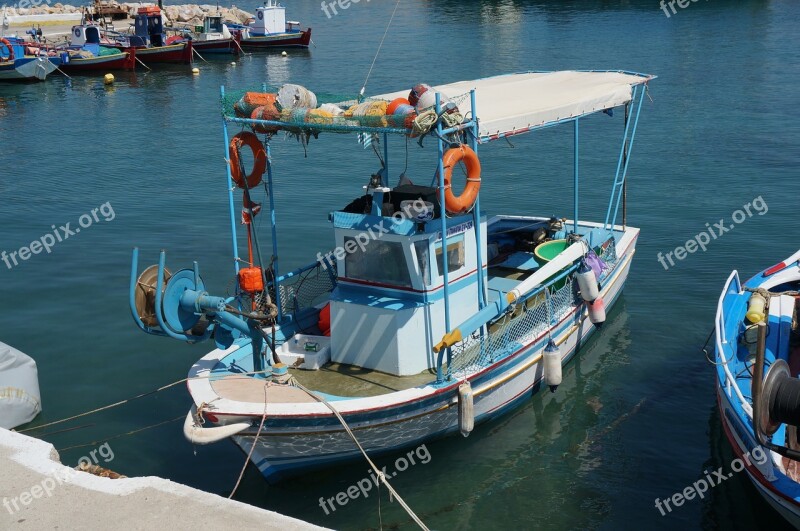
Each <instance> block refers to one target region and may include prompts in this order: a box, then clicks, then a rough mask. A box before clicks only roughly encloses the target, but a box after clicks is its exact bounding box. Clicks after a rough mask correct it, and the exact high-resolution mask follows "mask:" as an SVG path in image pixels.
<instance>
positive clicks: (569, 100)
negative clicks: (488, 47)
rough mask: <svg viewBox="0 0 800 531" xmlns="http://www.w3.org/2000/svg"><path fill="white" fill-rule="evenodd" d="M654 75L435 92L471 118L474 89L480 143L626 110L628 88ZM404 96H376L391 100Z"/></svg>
mask: <svg viewBox="0 0 800 531" xmlns="http://www.w3.org/2000/svg"><path fill="white" fill-rule="evenodd" d="M650 79H653V76H647V75H641V74H630V73H624V72H577V71H563V72H527V73H521V74H505V75H501V76H495V77H488V78H484V79H476V80H472V81H459V82H457V83H450V84H448V85H440V86H436V87H434V89H435V90H437V91H438V92H441V93H442V94H444V95H445V96H447V97H449V98H451V99H455V98H457V97H459V96H463V95H464V94H467V98H466V101H460V99H459V100H458V101H457V102H456V103H457V104H458V108H459V110H460V112H461V113H462V114H464V115H466V114H467V113H470V114H471V111H472V106H471V102H470V99H469V94H468V93H469V91H470V90H472V89H475V100H476V104H475V105H476V107H477V111H478V113H477V114H478V119H479V121H480V142H482V143H483V142H488V141H490V140H495V139H497V138H502V137H505V136H511V135H516V134H520V133H526V132H528V131H530V130H532V129H535V128H537V127H543V126H547V125H552V124H554V123H557V122H559V121H564V120H570V119H572V118H576V117H580V116H583V115H587V114H591V113H595V112H599V111H603V110H605V109H611V108H614V107H618V106H620V105H624V104H626V103H628V102H629V101H631V93H632V87H633V86H634V85H638V84H641V83H647V82H648V81H649V80H650ZM405 97H408V91H400V92H394V93H391V94H381V95H379V96H375V98H376V99H385V100H393V99H395V98H405Z"/></svg>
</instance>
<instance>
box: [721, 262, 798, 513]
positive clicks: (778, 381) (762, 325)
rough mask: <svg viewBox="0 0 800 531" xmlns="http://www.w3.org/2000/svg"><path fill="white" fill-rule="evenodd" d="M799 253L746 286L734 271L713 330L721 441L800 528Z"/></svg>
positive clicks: (772, 502)
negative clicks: (725, 441) (729, 446)
mask: <svg viewBox="0 0 800 531" xmlns="http://www.w3.org/2000/svg"><path fill="white" fill-rule="evenodd" d="M798 296H800V251H798V252H797V253H795V254H794V255H792V256H790V257H789V258H787V259H786V260H784V261H783V262H780V263H778V264H776V265H774V266H772V267H770V268H768V269H766V270H764V271H762V272H761V273H759V274H757V275H756V276H754V277H753V278H751V279H750V280H748V281H747V282H745V283H744V284H742V283H741V280H740V279H739V273H738V272H737V271H733V273H731V275H730V276H729V277H728V281H727V282H726V283H725V288H724V289H723V290H722V294H721V295H720V298H719V303H718V305H717V315H716V324H715V334H716V349H715V350H716V356H715V358H716V359H715V362H716V369H717V401H718V404H719V411H720V417H721V419H722V426H723V429H724V431H725V435H726V436H727V438H728V441H730V443H731V446H732V447H733V451H734V453H735V454H736V457H737V458H738V459H739V461H738V462H739V463H742V465H740V466H742V467H743V469H744V470H745V471H746V472H747V475H748V477H749V478H750V480H751V481H752V482H753V485H755V487H756V490H758V492H759V493H760V494H761V495H762V496H763V497H764V499H765V500H766V501H767V502H768V503H769V504H770V505H771V506H772V507H774V508H775V510H776V511H778V513H780V514H781V515H782V516H783V517H784V518H786V520H788V521H789V522H790V523H791V524H792V525H793V526H794V527H795V528H800V439H798V429H797V426H798V425H800V379H798V378H797V375H798V373H800V330H799V329H798V324H797V306H798V304H797V301H798Z"/></svg>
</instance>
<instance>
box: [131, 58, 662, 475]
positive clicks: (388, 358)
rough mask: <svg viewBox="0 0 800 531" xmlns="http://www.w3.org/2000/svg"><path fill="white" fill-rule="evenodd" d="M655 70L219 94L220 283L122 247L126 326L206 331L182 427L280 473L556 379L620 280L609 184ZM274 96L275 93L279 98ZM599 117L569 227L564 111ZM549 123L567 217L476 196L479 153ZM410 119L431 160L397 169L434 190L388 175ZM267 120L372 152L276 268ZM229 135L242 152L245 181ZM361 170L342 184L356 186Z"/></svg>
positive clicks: (574, 187) (482, 411) (502, 409)
mask: <svg viewBox="0 0 800 531" xmlns="http://www.w3.org/2000/svg"><path fill="white" fill-rule="evenodd" d="M652 79H654V76H651V75H644V74H638V73H630V72H621V71H584V72H579V71H565V72H526V73H519V74H510V75H501V76H496V77H490V78H485V79H478V80H474V81H461V82H457V83H452V84H447V85H441V86H437V87H434V88H431V87H428V86H427V85H419V86H417V87H415V88H414V89H413V90H412V91H411V93H409V92H408V91H401V92H397V93H392V94H383V95H379V96H375V97H373V98H369V99H368V100H367V101H365V102H362V103H360V104H354V105H350V104H347V105H341V104H340V105H333V104H332V103H325V104H323V105H321V106H320V107H319V108H315V107H316V105H317V103H319V102H318V101H316V100H317V98H316V97H314V95H313V94H310V93H309V92H308V91H306V90H305V89H304V88H302V87H299V88H298V87H297V86H296V85H294V86H291V85H288V86H284V87H282V88H281V90H280V91H278V93H277V94H264V93H246V94H243V93H242V92H238V93H235V94H230V93H226V92H225V90H224V89H223V91H222V93H223V117H224V134H225V142H226V148H228V149H229V155H230V164H229V166H228V172H227V177H226V181H227V186H228V188H227V189H228V195H227V197H226V199H227V201H228V203H229V205H230V209H231V210H230V219H229V221H230V230H231V234H232V243H233V266H234V267H233V271H232V273H233V275H234V278H235V279H236V281H237V282H236V285H237V288H236V294H235V295H234V296H232V297H228V298H221V297H215V296H211V295H209V294H208V293H206V292H205V290H204V283H203V281H202V279H201V276H200V273H199V267H198V266H197V265H196V263H195V266H194V267H193V268H191V269H184V270H181V271H178V272H176V273H174V274H172V273H170V271H169V270H168V269H166V267H165V264H166V258H165V255H164V253H163V252H162V254H161V256H160V259H159V263H158V264H157V265H153V266H151V267H149V268H148V269H146V270H145V271H144V272H143V273H141V274H139V268H138V250H134V256H133V264H132V270H131V283H130V304H131V311H132V314H133V318H134V320H135V321H136V323H137V325H138V326H139V327H140V328H141V329H142V330H144V331H146V332H148V333H151V334H155V335H161V336H169V337H172V338H175V339H179V340H182V341H188V342H198V341H202V340H205V339H209V338H213V340H214V341H215V342H216V347H217V348H216V349H214V350H212V351H211V352H209V353H208V354H207V355H205V356H204V357H203V358H202V359H200V360H199V361H198V362H197V363H196V364H195V365H194V366H193V367H192V368H191V370H190V372H189V380H188V389H189V392H190V394H191V396H192V399H193V401H194V405H193V407H192V408H191V411H190V412H189V414H188V416H187V418H186V423H185V425H184V431H185V435H186V437H187V438H189V440H191V441H193V442H195V443H200V444H203V443H210V442H215V441H218V440H221V439H225V438H228V437H232V438H233V440H234V441H235V442H236V444H238V445H239V446H240V447H241V448H242V449H243V450H244V451H245V452H246V453H248V454H249V455H250V457H251V460H252V462H253V464H255V466H257V467H258V469H259V470H260V471H261V472H262V473H263V474H264V475H265V476H266V477H267V478H268V479H270V480H277V479H280V478H281V477H285V476H287V475H292V474H297V473H301V472H303V471H306V470H309V469H312V468H315V467H323V466H327V465H330V464H333V463H338V462H343V461H346V460H351V459H355V458H357V457H358V456H359V455H360V452H359V449H358V448H357V447H356V445H355V444H354V441H353V440H352V439H351V436H350V435H349V430H352V433H353V434H354V436H355V437H356V438H357V439H358V441H360V444H361V445H362V446H363V448H364V449H365V450H366V452H367V453H368V454H369V455H376V454H382V453H389V452H394V451H398V450H400V449H403V448H413V447H414V446H416V445H419V444H421V443H422V442H424V441H427V440H430V439H432V438H437V437H442V436H446V435H450V434H455V433H458V432H461V433H462V434H464V435H465V436H466V435H468V434H469V432H470V431H471V430H472V428H473V427H474V425H475V423H480V422H485V421H489V420H491V419H493V418H496V417H498V416H500V415H502V414H504V413H506V412H508V411H510V410H511V409H512V408H514V407H516V406H519V405H520V404H523V403H524V402H525V401H527V400H528V399H529V398H530V396H531V395H532V393H535V392H537V391H539V390H540V389H541V388H542V386H543V384H546V386H548V387H549V388H550V389H551V390H554V391H555V389H556V388H557V386H558V384H559V383H560V381H561V370H562V365H564V364H566V363H567V362H568V361H569V360H570V359H571V358H572V357H573V356H574V355H575V353H576V352H578V351H579V350H580V348H581V346H582V345H583V344H585V342H586V340H587V339H588V337H589V336H590V335H591V334H592V333H594V332H595V331H596V330H597V329H598V328H599V327H600V326H601V325H602V323H603V321H604V320H605V310H606V309H609V308H611V307H612V306H613V305H614V303H615V302H616V301H617V299H618V298H619V296H620V294H621V293H622V290H623V287H624V285H625V281H626V278H627V276H628V271H629V268H630V265H631V260H632V259H633V255H634V252H635V249H636V242H637V238H638V236H639V229H637V228H635V227H631V226H628V225H627V220H625V215H624V213H625V199H624V198H625V194H624V189H625V186H626V184H625V183H626V174H627V171H628V167H629V164H630V160H631V159H630V153H631V149H632V145H633V141H634V137H635V134H636V129H637V123H638V118H639V115H640V111H641V107H642V102H643V101H644V99H645V93H646V89H647V85H648V82H649V81H650V80H652ZM292 90H294V97H288V98H287V97H286V94H287V93H290V96H291V93H292ZM264 92H265V91H264ZM240 96H241V97H240ZM406 96H408V97H407V98H406ZM417 100H418V101H417ZM423 100H425V101H426V102H427V103H425V104H423ZM275 101H277V102H278V104H280V103H281V102H282V101H283V104H282V105H280V107H281V108H280V109H278V108H277V106H275V107H274V108H273V107H272V106H273V105H276V104H275V103H274V102H275ZM248 102H249V103H248ZM292 102H294V104H293V103H292ZM298 102H305V104H304V105H305V107H304V106H303V105H301V104H300V103H298ZM412 103H413V104H414V105H416V109H414V108H412V105H411V104H412ZM248 104H253V105H261V106H260V107H256V108H255V109H252V108H250V107H247V105H248ZM292 105H295V106H294V107H293V108H292ZM376 109H377V110H378V111H376ZM613 109H622V110H623V111H624V112H618V113H616V114H614V113H612V112H611V111H612V110H613ZM251 110H252V113H251ZM603 112H605V113H606V114H609V115H613V118H607V117H604V118H603V119H604V120H605V119H607V120H609V122H611V121H613V122H614V124H616V125H617V126H618V129H616V130H617V131H619V132H620V133H621V137H622V138H621V140H622V143H621V147H620V150H619V152H618V153H617V152H616V151H615V153H613V154H612V155H611V157H613V159H612V160H615V161H617V164H616V172H615V173H614V174H613V175H609V189H610V193H611V194H610V199H609V202H608V206H607V209H606V216H605V219H604V220H598V221H579V217H578V214H579V212H578V206H579V202H578V182H579V166H578V160H579V149H578V146H579V138H580V136H579V132H580V124H581V123H582V122H583V121H584V120H587V119H589V117H590V116H592V115H595V114H599V113H603ZM409 113H412V114H409ZM414 113H419V114H414ZM264 118H266V119H264ZM426 123H427V125H425V124H426ZM558 124H569V125H568V126H569V127H571V128H572V130H573V135H571V137H572V138H574V141H575V145H574V160H573V161H570V162H573V163H574V182H573V183H569V184H567V185H566V186H565V188H566V189H569V190H571V191H572V193H573V194H574V212H572V219H571V220H570V219H566V218H561V217H558V218H554V217H551V216H544V217H543V216H539V215H536V214H535V213H531V214H530V215H502V214H501V215H489V214H487V213H486V212H484V211H483V210H481V208H480V193H479V192H480V186H481V182H482V181H483V184H484V185H488V186H491V184H492V183H491V178H489V179H486V178H485V177H484V176H482V175H481V168H480V162H479V160H478V157H477V150H478V147H479V146H484V145H487V147H486V149H490V147H489V145H491V144H492V142H493V141H495V140H498V139H503V140H504V139H506V138H507V137H510V136H513V135H520V134H523V133H533V132H536V131H538V130H541V129H544V128H547V127H551V126H555V125H558ZM229 128H236V129H245V130H246V129H253V130H255V131H257V132H261V133H264V136H263V137H257V136H256V135H255V134H253V133H250V132H249V131H245V132H241V133H238V134H237V135H236V136H235V137H234V138H233V140H232V141H231V142H230V143H228V130H229ZM426 129H427V130H428V134H429V135H430V136H429V137H428V139H429V142H428V143H429V144H434V145H435V146H436V149H438V160H439V163H438V165H437V167H436V168H432V170H431V173H430V176H424V177H423V176H418V177H417V178H415V179H414V180H416V181H417V182H419V181H420V180H421V179H425V180H426V181H427V180H428V179H430V178H431V177H433V179H432V182H431V185H430V186H420V185H413V184H409V183H408V181H407V180H406V179H405V178H404V177H403V176H402V175H401V176H400V177H396V178H394V179H390V170H392V169H393V167H392V166H390V161H389V159H388V155H389V150H388V148H387V145H388V142H389V141H390V140H391V139H393V138H396V137H399V138H400V141H401V142H405V141H406V140H407V139H406V137H408V136H417V135H420V134H424V132H425V130H426ZM280 131H286V132H288V133H289V134H294V135H298V136H299V137H301V138H302V139H304V140H306V141H308V140H309V139H312V141H313V138H316V137H317V136H319V138H320V139H321V138H323V137H324V135H325V133H327V132H337V133H345V132H350V133H357V134H359V135H361V136H360V137H359V138H360V139H361V141H362V142H363V143H366V144H368V143H369V142H372V146H373V147H374V148H375V152H376V154H379V153H380V152H381V149H380V148H379V147H378V145H382V148H383V156H379V157H378V158H379V161H380V165H381V167H380V169H379V170H378V171H377V172H376V173H375V174H374V175H372V178H371V179H370V184H369V185H368V186H366V187H365V188H366V191H367V193H366V194H365V195H364V194H363V190H359V192H361V193H358V194H354V196H355V195H357V196H358V197H356V198H355V199H354V201H353V202H352V203H350V204H349V205H347V206H346V207H343V208H338V209H335V210H334V211H333V212H331V213H330V216H329V217H328V216H326V217H323V218H322V219H320V222H321V224H324V223H325V222H326V221H330V223H331V225H332V230H331V232H332V235H331V243H332V244H333V245H335V246H336V250H335V251H334V252H331V253H318V252H317V249H309V254H310V255H311V257H313V256H315V255H316V259H314V258H312V261H311V263H310V264H308V265H306V266H304V267H300V268H298V269H295V270H293V271H289V272H285V273H283V272H281V271H280V270H279V260H278V256H279V255H280V253H279V251H278V231H277V228H276V225H275V219H276V214H275V212H276V205H275V201H274V197H275V195H274V194H273V193H272V192H273V189H274V188H277V186H279V181H276V180H274V179H273V165H272V160H271V155H270V145H271V144H272V143H273V142H275V141H276V138H278V137H276V136H274V135H275V133H276V132H280ZM499 144H500V146H499V148H502V147H504V146H506V145H507V144H506V142H500V143H499ZM243 146H248V147H250V149H252V150H253V154H254V161H255V163H254V166H255V167H254V169H253V170H252V171H251V172H250V173H249V174H248V175H247V177H245V174H246V173H247V172H246V171H245V169H244V168H243V167H242V165H241V163H240V162H239V160H240V156H239V150H240V149H241V148H242V147H243ZM517 147H518V148H519V147H520V146H519V145H518V146H517ZM356 149H359V150H361V146H358V145H357V147H356ZM461 163H464V164H465V165H466V171H467V188H466V191H465V192H464V193H463V194H462V195H460V196H457V195H455V193H454V192H453V189H452V188H451V186H450V182H451V178H452V172H453V168H454V167H456V166H458V165H459V164H461ZM319 171H321V172H324V171H326V168H325V167H324V166H320V168H319ZM396 173H399V171H396ZM262 174H263V175H264V177H263V186H261V185H260V183H261V181H262ZM362 182H363V180H362V179H361V178H360V177H359V178H356V179H355V180H354V186H355V187H356V188H358V187H359V186H360V185H361V184H362ZM240 190H241V194H242V202H241V203H239V194H240ZM509 199H511V198H509ZM260 204H263V205H264V210H265V211H268V220H269V226H270V247H269V248H268V249H267V248H266V247H265V246H262V245H260V244H259V240H258V234H257V232H256V231H255V229H254V227H253V226H252V225H251V223H250V221H251V220H252V219H253V216H255V215H257V210H258V208H260V206H259V205H260ZM620 207H622V208H620ZM240 209H242V211H241V216H242V221H241V223H240V221H239V216H240ZM620 210H622V213H623V215H622V221H621V222H618V220H619V217H620V216H619V211H620ZM548 213H549V212H548ZM241 227H244V229H242V228H241ZM241 232H246V236H247V242H248V245H247V248H248V251H247V255H246V256H241V255H240V252H239V248H240V245H243V243H242V242H243V241H244V240H243V239H242V240H240V235H241V236H242V237H244V234H240V233H241ZM265 287H266V289H265ZM345 425H346V426H347V428H346V427H345Z"/></svg>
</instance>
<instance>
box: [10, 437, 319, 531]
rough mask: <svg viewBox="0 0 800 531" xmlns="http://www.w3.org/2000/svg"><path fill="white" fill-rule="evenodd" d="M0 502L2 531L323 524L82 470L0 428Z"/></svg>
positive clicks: (155, 482)
mask: <svg viewBox="0 0 800 531" xmlns="http://www.w3.org/2000/svg"><path fill="white" fill-rule="evenodd" d="M97 451H98V449H96V450H95V452H97ZM99 451H100V453H102V448H99ZM89 455H91V454H89ZM95 455H97V453H95ZM0 506H1V507H0V529H37V530H38V529H56V528H58V529H107V528H115V529H173V530H177V529H192V530H199V529H226V528H236V529H260V530H263V529H276V530H278V529H280V530H282V531H293V530H306V529H323V528H321V527H317V526H315V525H311V524H309V523H307V522H303V521H301V520H296V519H294V518H290V517H288V516H284V515H281V514H278V513H274V512H271V511H266V510H264V509H259V508H256V507H253V506H251V505H247V504H244V503H241V502H237V501H233V500H228V499H226V498H222V497H220V496H217V495H215V494H210V493H208V492H203V491H200V490H197V489H193V488H191V487H187V486H185V485H181V484H179V483H174V482H172V481H169V480H166V479H163V478H158V477H139V478H124V479H110V478H107V477H98V476H96V475H92V474H89V473H86V472H80V471H77V470H74V469H72V468H69V467H66V466H64V465H62V464H61V462H60V461H59V458H58V453H57V452H56V451H55V449H54V448H53V446H52V445H51V444H49V443H46V442H44V441H41V440H39V439H34V438H31V437H28V436H26V435H22V434H20V433H16V432H11V431H8V430H5V429H2V428H0Z"/></svg>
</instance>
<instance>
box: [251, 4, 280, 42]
mask: <svg viewBox="0 0 800 531" xmlns="http://www.w3.org/2000/svg"><path fill="white" fill-rule="evenodd" d="M285 31H286V8H285V7H283V6H282V5H281V4H279V3H278V2H277V0H267V1H266V2H264V5H263V6H261V7H258V8H256V19H255V21H254V22H253V23H252V24H251V25H250V32H251V34H252V35H268V34H270V33H284V32H285Z"/></svg>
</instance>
